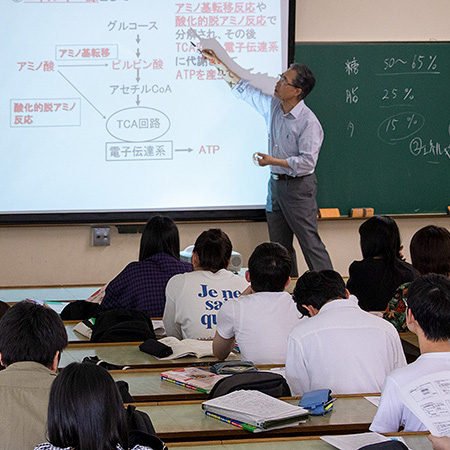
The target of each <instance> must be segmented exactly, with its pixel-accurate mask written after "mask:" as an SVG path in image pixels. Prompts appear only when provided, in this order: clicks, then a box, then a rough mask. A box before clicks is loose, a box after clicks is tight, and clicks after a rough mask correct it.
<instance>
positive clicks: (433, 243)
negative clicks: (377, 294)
mask: <svg viewBox="0 0 450 450" xmlns="http://www.w3.org/2000/svg"><path fill="white" fill-rule="evenodd" d="M409 251H410V253H411V260H412V263H413V266H414V268H415V269H417V270H418V271H419V273H420V274H421V275H426V274H428V273H438V274H441V275H444V276H446V277H450V232H449V231H448V230H447V229H446V228H444V227H437V226H435V225H428V226H426V227H423V228H421V229H420V230H419V231H417V232H416V233H415V234H414V236H413V237H412V239H411V243H410V245H409ZM409 284H410V283H405V284H402V285H401V286H400V287H399V288H398V289H397V291H396V293H395V295H394V297H393V298H392V299H391V300H390V301H389V304H388V306H387V308H386V311H385V312H384V314H383V317H384V318H385V319H386V320H388V321H389V322H391V323H392V324H393V325H394V326H395V328H397V330H399V331H407V327H406V303H405V300H406V298H407V296H408V287H409Z"/></svg>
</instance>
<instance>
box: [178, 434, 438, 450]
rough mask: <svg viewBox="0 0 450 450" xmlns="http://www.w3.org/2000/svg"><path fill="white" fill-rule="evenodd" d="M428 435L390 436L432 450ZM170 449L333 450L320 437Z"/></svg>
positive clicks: (188, 444)
mask: <svg viewBox="0 0 450 450" xmlns="http://www.w3.org/2000/svg"><path fill="white" fill-rule="evenodd" d="M427 435H428V433H395V434H390V435H389V436H402V437H403V439H405V442H406V444H407V445H408V447H409V448H412V449H414V450H431V443H430V441H429V440H428V438H427ZM170 448H177V449H178V450H259V449H262V450H272V449H274V448H276V449H277V450H333V449H335V447H333V446H332V445H330V444H327V443H326V442H324V441H322V440H321V439H320V437H319V436H306V437H299V436H297V437H285V438H267V439H260V438H257V439H252V440H235V441H230V440H226V441H207V442H199V443H198V444H197V445H193V443H192V442H174V443H172V444H170Z"/></svg>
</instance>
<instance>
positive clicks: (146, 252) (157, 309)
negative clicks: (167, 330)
mask: <svg viewBox="0 0 450 450" xmlns="http://www.w3.org/2000/svg"><path fill="white" fill-rule="evenodd" d="M191 271H192V265H191V264H188V263H185V262H182V261H180V237H179V234H178V228H177V226H176V225H175V222H174V221H173V220H172V219H170V218H169V217H162V216H155V217H153V218H151V219H150V220H149V221H148V223H147V225H146V226H145V228H144V231H143V233H142V238H141V247H140V251H139V261H135V262H132V263H130V264H128V266H127V267H125V269H124V270H123V271H122V272H121V273H119V275H117V277H116V278H114V280H112V281H111V282H110V283H109V284H108V286H107V287H106V291H105V298H104V299H103V301H102V303H101V307H102V310H108V309H138V310H140V311H144V312H146V313H147V314H148V315H149V316H150V317H162V315H163V312H164V305H165V303H166V296H165V290H166V285H167V282H168V281H169V280H170V278H172V277H173V276H174V275H177V274H179V273H185V272H191Z"/></svg>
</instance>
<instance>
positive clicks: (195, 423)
mask: <svg viewBox="0 0 450 450" xmlns="http://www.w3.org/2000/svg"><path fill="white" fill-rule="evenodd" d="M289 402H291V403H293V404H298V400H294V399H292V400H289ZM136 407H137V408H138V409H140V410H142V411H145V412H146V413H147V414H148V415H149V416H150V418H151V419H152V422H153V425H154V427H155V429H156V432H157V433H158V436H159V437H160V438H161V439H162V440H163V441H165V442H177V441H178V442H182V441H186V442H191V441H202V440H203V441H204V440H222V439H255V438H261V437H264V438H267V437H282V436H313V435H318V436H322V435H325V434H344V433H363V432H366V431H368V430H369V426H370V424H371V423H372V420H373V418H374V416H375V413H376V411H377V408H376V406H374V405H373V404H372V403H370V402H369V401H368V400H366V399H365V398H364V397H363V396H338V400H337V401H336V402H335V404H334V409H333V411H332V412H331V413H329V414H327V416H326V417H322V416H310V418H309V419H308V420H307V422H306V423H303V424H299V425H296V426H292V427H289V428H282V429H279V430H274V431H270V432H264V433H263V435H262V434H261V433H250V432H248V431H245V430H242V429H241V428H238V427H235V426H233V425H229V424H227V423H224V422H221V421H220V420H216V419H212V418H211V417H207V416H206V415H205V413H204V411H203V410H202V408H201V402H199V401H196V402H188V401H187V402H172V403H167V402H166V403H164V402H160V403H157V404H151V405H146V404H142V403H141V404H139V403H136Z"/></svg>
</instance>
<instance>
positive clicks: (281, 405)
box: [202, 390, 308, 431]
mask: <svg viewBox="0 0 450 450" xmlns="http://www.w3.org/2000/svg"><path fill="white" fill-rule="evenodd" d="M202 408H203V409H204V410H205V412H206V414H207V415H210V416H211V417H214V418H216V419H220V420H224V419H228V420H229V422H228V423H231V424H232V425H236V426H240V425H250V428H251V427H253V428H259V429H260V431H262V430H270V429H274V428H279V427H282V426H289V425H296V424H298V423H300V422H302V421H304V420H305V419H306V418H307V417H308V410H306V409H304V408H301V407H300V406H295V405H292V404H290V403H287V402H284V401H283V400H279V399H277V398H274V397H271V396H270V395H267V394H263V393H262V392H259V391H250V390H239V391H234V392H231V393H230V394H226V395H223V396H221V397H217V398H214V399H212V400H207V401H206V402H203V403H202ZM216 416H217V417H216ZM224 421H225V422H227V420H224ZM233 422H236V423H233ZM242 428H245V427H242ZM246 429H247V428H246ZM249 431H257V430H252V429H249Z"/></svg>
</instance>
